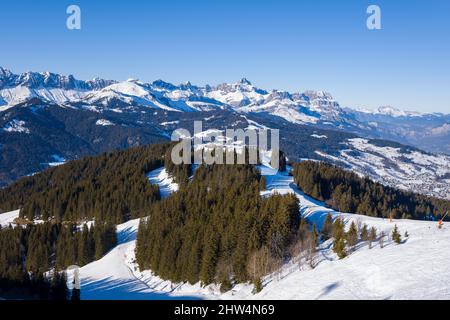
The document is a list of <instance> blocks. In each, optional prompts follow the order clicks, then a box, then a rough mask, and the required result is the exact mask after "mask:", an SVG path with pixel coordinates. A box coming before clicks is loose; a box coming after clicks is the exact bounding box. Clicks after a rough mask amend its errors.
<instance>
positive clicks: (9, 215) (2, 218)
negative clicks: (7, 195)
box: [0, 209, 20, 228]
mask: <svg viewBox="0 0 450 320" xmlns="http://www.w3.org/2000/svg"><path fill="white" fill-rule="evenodd" d="M19 213H20V209H19V210H14V211H10V212H5V213H1V214H0V226H1V227H2V228H4V227H8V226H9V225H10V224H11V225H13V226H14V225H15V224H14V220H15V219H16V218H18V217H19Z"/></svg>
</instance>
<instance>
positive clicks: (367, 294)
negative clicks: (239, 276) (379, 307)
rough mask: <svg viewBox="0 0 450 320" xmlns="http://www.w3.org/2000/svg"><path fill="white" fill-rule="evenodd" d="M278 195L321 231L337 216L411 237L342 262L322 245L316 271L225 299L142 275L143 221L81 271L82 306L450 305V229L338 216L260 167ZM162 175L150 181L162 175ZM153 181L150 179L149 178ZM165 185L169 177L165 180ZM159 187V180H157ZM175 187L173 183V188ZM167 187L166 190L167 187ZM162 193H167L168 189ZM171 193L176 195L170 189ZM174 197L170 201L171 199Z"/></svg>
mask: <svg viewBox="0 0 450 320" xmlns="http://www.w3.org/2000/svg"><path fill="white" fill-rule="evenodd" d="M260 169H261V172H262V174H263V175H265V176H266V179H267V190H266V191H264V192H262V196H268V195H270V194H272V193H275V192H278V193H293V194H295V195H296V196H297V198H298V199H299V203H300V205H301V214H302V215H303V216H304V217H306V218H307V219H308V220H309V221H310V222H314V223H316V224H317V225H318V226H319V227H320V226H321V224H322V222H323V220H324V219H325V216H326V215H327V214H328V213H331V214H332V215H333V216H334V217H337V216H339V217H342V218H343V219H344V221H345V222H346V224H347V225H348V224H349V222H350V221H355V222H356V223H366V224H367V225H368V226H374V227H376V228H377V230H378V232H380V231H384V232H385V233H386V234H390V232H391V231H392V229H393V228H394V225H397V226H398V227H399V229H400V232H401V233H402V235H403V234H404V232H405V231H408V233H409V237H408V238H407V239H404V240H405V241H404V243H402V244H401V245H397V244H394V243H393V242H392V241H391V240H385V247H384V248H380V245H379V243H378V242H376V243H374V247H373V248H372V249H369V248H368V245H367V244H365V243H360V244H359V245H358V246H357V248H356V250H355V252H353V253H352V254H351V255H349V256H348V257H347V258H345V259H343V260H338V259H337V257H336V255H335V254H334V253H333V252H332V250H331V243H330V241H328V242H325V243H323V244H322V245H321V247H320V250H319V254H318V256H317V262H318V264H317V266H316V267H315V268H314V269H311V268H310V267H309V266H308V265H307V264H302V265H299V264H298V263H293V262H288V263H286V264H285V265H284V266H283V267H282V269H281V272H279V273H278V274H276V275H270V276H267V277H266V278H265V279H264V289H263V290H262V291H261V292H260V293H258V294H256V295H254V294H253V293H252V290H253V286H252V285H250V284H239V285H237V286H235V287H234V288H233V289H232V290H231V291H229V292H227V293H225V294H221V293H220V292H219V290H218V287H217V286H215V285H210V286H207V287H201V286H200V285H199V284H196V285H189V284H174V283H171V282H170V281H165V280H162V279H160V278H159V277H157V276H155V275H153V274H152V273H151V271H144V272H140V271H139V270H138V268H137V265H136V264H135V261H134V250H135V245H136V241H135V240H136V233H137V228H138V225H139V220H132V221H128V222H127V223H124V224H122V225H119V226H118V230H117V232H118V239H119V245H118V246H117V247H116V248H114V249H113V250H111V251H110V252H109V253H108V254H107V255H106V256H105V257H103V258H102V259H100V260H98V261H95V262H92V263H90V264H88V265H86V266H84V267H83V268H81V270H80V276H81V297H82V299H180V298H183V299H449V298H450V265H449V264H448V262H449V261H450V251H449V250H447V249H446V247H447V246H448V244H449V243H450V229H449V227H448V226H447V225H444V227H443V228H442V229H438V228H437V224H436V223H434V222H423V221H412V220H394V221H393V222H390V221H389V220H384V219H379V218H371V217H366V216H360V215H352V214H345V213H339V212H335V211H333V210H331V209H328V208H326V207H325V206H323V204H322V203H320V202H318V201H316V200H314V199H311V198H309V197H308V196H305V195H304V194H303V193H302V192H301V191H300V190H298V189H297V188H296V187H295V186H294V185H293V179H292V177H291V176H289V175H288V174H287V172H282V173H277V174H274V172H273V169H271V168H269V167H268V166H267V165H262V166H261V167H260ZM163 172H164V170H162V169H158V170H157V171H155V172H152V173H150V174H149V177H161V176H164V173H163ZM151 179H152V178H151ZM159 180H160V181H161V182H164V183H167V178H164V177H163V178H162V179H159ZM151 181H156V180H151ZM169 184H170V183H169ZM164 188H166V187H164ZM164 188H161V189H162V190H163V189H164ZM165 190H167V192H170V191H173V190H175V188H173V186H172V187H169V188H167V189H165ZM166 195H168V194H166Z"/></svg>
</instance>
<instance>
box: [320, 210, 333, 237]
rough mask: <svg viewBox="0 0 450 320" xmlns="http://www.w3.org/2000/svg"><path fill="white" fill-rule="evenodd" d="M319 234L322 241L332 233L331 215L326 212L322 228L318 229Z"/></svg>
mask: <svg viewBox="0 0 450 320" xmlns="http://www.w3.org/2000/svg"><path fill="white" fill-rule="evenodd" d="M320 234H321V236H322V239H323V240H324V241H326V240H328V239H330V238H331V236H332V235H333V217H332V216H331V214H330V213H329V214H327V217H326V218H325V221H324V222H323V226H322V230H321V231H320Z"/></svg>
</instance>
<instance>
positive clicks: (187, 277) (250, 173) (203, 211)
mask: <svg viewBox="0 0 450 320" xmlns="http://www.w3.org/2000/svg"><path fill="white" fill-rule="evenodd" d="M264 188H265V183H264V179H263V177H261V176H260V174H259V171H258V170H257V169H256V167H255V166H251V165H233V166H231V165H209V166H207V165H201V166H200V167H199V168H198V169H197V170H196V172H195V175H194V178H193V180H192V181H191V182H190V183H189V184H187V185H186V186H185V187H184V188H181V189H180V191H179V192H177V193H175V194H173V195H172V196H171V197H169V198H167V199H165V200H163V201H161V202H158V203H156V204H154V205H153V206H152V208H151V210H150V211H149V212H150V217H149V219H144V220H142V221H141V224H140V226H139V231H138V238H137V249H136V258H137V262H138V264H139V267H140V269H141V270H145V269H151V270H152V271H153V272H155V273H157V274H158V275H160V276H161V277H162V278H164V279H170V280H172V281H175V282H179V281H188V282H190V283H196V282H198V281H201V282H202V283H204V284H209V283H212V282H216V283H221V284H222V288H223V289H224V290H226V289H227V288H229V287H230V286H231V283H232V282H233V281H235V282H245V281H248V280H251V281H254V282H255V283H260V282H259V281H260V278H261V277H262V276H263V275H265V274H266V273H267V272H269V271H271V270H270V268H268V267H267V265H264V266H263V265H254V262H255V261H259V260H258V259H263V258H262V257H265V258H264V261H270V260H273V259H276V260H277V261H282V260H283V258H284V257H285V255H286V254H287V252H288V248H289V246H290V245H291V244H292V242H293V241H294V240H295V239H296V236H297V233H298V230H299V223H300V217H299V207H298V203H297V199H296V197H295V196H293V195H285V196H281V195H274V196H272V197H269V198H263V197H261V196H260V191H261V190H263V189H264ZM251 257H252V258H251ZM252 263H253V265H252ZM262 268H265V269H264V270H262ZM264 272H266V273H264Z"/></svg>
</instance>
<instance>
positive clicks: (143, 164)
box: [0, 144, 169, 224]
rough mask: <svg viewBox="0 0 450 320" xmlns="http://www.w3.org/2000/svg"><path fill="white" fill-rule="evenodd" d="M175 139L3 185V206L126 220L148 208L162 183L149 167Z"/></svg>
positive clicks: (60, 216) (32, 214) (61, 216)
mask: <svg viewBox="0 0 450 320" xmlns="http://www.w3.org/2000/svg"><path fill="white" fill-rule="evenodd" d="M168 146H169V144H157V145H152V146H143V147H137V148H132V149H128V150H124V151H118V152H114V153H107V154H102V155H99V156H95V157H88V158H83V159H81V160H76V161H72V162H69V163H67V164H65V165H63V166H59V167H56V168H52V169H49V170H46V171H44V172H42V173H39V174H37V175H35V176H32V177H26V178H24V179H21V180H19V181H18V182H16V183H14V184H13V185H11V186H10V187H8V188H5V189H1V190H0V212H2V211H3V212H7V211H10V210H15V209H18V208H22V209H21V211H20V214H21V217H23V218H26V219H28V220H33V219H36V218H39V219H42V220H45V221H47V220H48V219H53V220H54V221H56V222H61V221H73V222H75V221H83V220H90V219H95V220H96V221H105V222H111V223H114V224H118V223H122V222H124V221H126V220H128V219H129V218H130V217H139V216H142V215H144V214H146V211H147V208H148V207H149V206H150V205H151V204H152V203H153V202H154V201H156V200H158V199H159V188H158V186H156V185H151V184H150V183H149V181H148V179H147V177H146V175H145V174H146V173H148V172H149V171H151V170H153V169H156V168H158V167H160V166H162V164H163V156H164V154H165V152H166V149H167V148H168Z"/></svg>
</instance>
